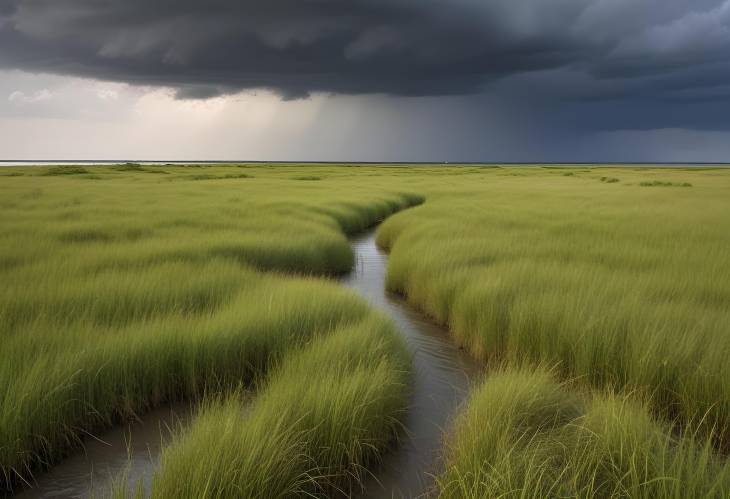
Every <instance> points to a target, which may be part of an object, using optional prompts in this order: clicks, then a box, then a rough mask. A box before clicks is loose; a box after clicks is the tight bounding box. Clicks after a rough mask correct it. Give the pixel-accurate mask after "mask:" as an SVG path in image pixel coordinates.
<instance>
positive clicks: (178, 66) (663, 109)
mask: <svg viewBox="0 0 730 499" xmlns="http://www.w3.org/2000/svg"><path fill="white" fill-rule="evenodd" d="M0 69H20V70H23V71H28V72H40V73H51V74H58V75H71V76H81V77H90V78H95V79H102V80H110V81H119V82H126V83H131V84H136V85H150V86H164V87H171V88H173V89H174V90H175V95H176V96H177V97H178V98H181V99H206V98H210V97H214V96H217V95H221V94H233V93H236V92H239V91H242V90H249V89H258V88H266V89H270V90H273V91H275V92H276V93H278V94H279V95H280V96H282V97H283V98H284V99H298V98H303V97H306V96H308V95H309V94H311V93H319V92H322V93H332V94H344V95H359V94H386V95H391V96H409V97H423V96H457V97H458V96H469V97H468V98H469V99H472V101H471V102H472V104H471V105H472V106H474V107H475V109H479V105H480V104H479V103H480V99H481V97H479V96H478V95H488V96H489V98H490V100H491V101H499V102H504V103H509V105H505V106H502V107H501V109H500V112H501V113H502V114H501V115H500V116H496V117H493V118H494V119H495V120H497V121H500V120H501V121H505V120H507V119H509V117H510V116H509V115H510V114H513V115H514V114H518V115H519V116H520V119H521V120H522V121H521V124H520V125H519V126H517V127H515V129H514V130H520V129H522V128H524V126H526V125H525V124H527V123H529V124H530V126H531V127H533V128H534V129H535V130H538V132H536V133H535V134H534V136H533V139H532V140H536V139H535V138H534V137H541V136H546V133H547V131H554V132H555V133H558V132H560V133H562V134H563V136H564V137H569V136H570V134H579V133H581V132H596V133H605V132H607V131H612V130H652V129H657V128H674V129H683V128H684V129H694V130H727V129H729V128H730V120H728V119H727V116H730V83H728V82H730V0H692V1H691V2H689V1H687V0H551V1H545V0H521V1H514V0H418V1H414V0H348V1H343V0H269V1H265V2H264V1H259V0H124V1H118V0H0ZM20 90H21V91H22V90H23V89H20ZM33 95H35V94H33V93H30V91H26V92H25V93H24V94H23V96H25V97H26V100H27V99H30V98H32V96H33ZM474 95H477V97H474ZM28 96H31V97H28ZM15 100H16V102H15V103H14V104H17V103H19V102H21V101H22V99H21V98H20V94H17V95H16V99H15ZM428 102H432V101H431V100H429V101H428ZM516 103H519V107H520V109H519V111H517V107H518V105H517V104H516ZM10 104H13V103H10V102H8V103H6V104H4V105H5V106H9V105H10ZM429 105H431V104H429ZM26 107H29V106H26ZM14 112H20V111H18V110H16V111H14ZM23 112H30V111H28V110H26V109H23ZM431 114H432V115H433V119H438V116H437V114H438V113H435V112H434V113H431ZM460 133H464V132H463V131H462V132H460ZM515 133H519V132H518V131H516V132H515ZM473 140H475V141H478V140H479V139H478V138H473ZM566 143H567V141H566ZM546 147H547V146H546Z"/></svg>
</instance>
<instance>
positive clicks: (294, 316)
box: [0, 167, 421, 488]
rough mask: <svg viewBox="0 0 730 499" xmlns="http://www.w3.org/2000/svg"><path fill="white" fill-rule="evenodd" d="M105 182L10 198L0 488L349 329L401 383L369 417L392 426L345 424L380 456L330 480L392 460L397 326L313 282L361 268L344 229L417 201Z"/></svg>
mask: <svg viewBox="0 0 730 499" xmlns="http://www.w3.org/2000/svg"><path fill="white" fill-rule="evenodd" d="M94 171H95V172H98V173H97V174H98V176H99V177H101V178H103V179H104V180H106V181H104V182H94V183H91V184H88V183H86V182H85V181H84V180H83V179H81V178H80V177H79V176H74V175H71V176H67V175H61V176H48V177H45V176H44V177H35V178H33V179H30V178H25V177H17V178H13V179H12V180H13V181H14V182H13V184H2V185H0V190H2V191H3V192H2V194H3V195H2V200H3V201H2V202H3V204H4V206H3V209H4V211H3V214H4V217H3V219H2V226H1V227H0V241H2V246H1V247H2V249H0V272H1V278H2V281H3V287H2V288H1V289H0V338H1V341H2V345H3V346H2V350H3V356H2V361H1V362H0V380H2V388H1V389H0V470H1V473H0V481H1V482H2V483H1V484H0V485H1V486H2V487H4V488H8V487H10V486H13V485H17V484H20V483H22V482H23V481H24V480H28V479H29V478H30V476H31V474H32V473H34V472H35V470H37V469H39V468H42V467H45V466H48V465H51V464H53V463H54V462H56V461H58V460H59V459H61V458H62V457H64V456H65V455H66V454H67V453H68V452H69V451H70V450H72V449H73V448H75V447H78V445H79V444H80V443H81V440H82V438H83V435H84V434H85V433H87V432H90V431H92V432H95V431H98V430H99V429H101V428H103V427H108V426H110V425H113V424H115V423H116V422H118V421H119V420H121V419H125V418H129V417H134V415H135V414H138V413H141V412H144V411H145V410H147V409H149V408H152V407H155V406H158V405H160V404H165V403H168V402H170V401H174V400H179V399H190V400H197V399H204V398H206V394H211V393H216V394H225V393H229V392H231V391H235V390H237V389H238V388H239V387H240V386H245V387H252V386H256V385H258V384H260V383H264V380H266V379H267V377H268V375H269V371H270V370H271V369H272V367H274V366H277V365H278V364H279V362H280V361H281V358H282V357H283V356H284V355H285V354H286V353H288V352H290V351H296V350H299V349H302V348H304V347H305V345H308V344H309V342H310V341H311V340H312V339H313V338H315V337H317V338H319V337H325V336H328V335H329V334H330V333H332V332H333V331H342V330H345V331H350V332H351V333H352V334H363V335H365V334H366V333H367V334H375V332H374V331H377V332H378V333H377V334H378V338H379V341H381V342H390V346H389V347H388V348H385V347H382V348H381V350H380V351H379V353H380V357H379V358H380V360H379V361H378V362H377V363H376V362H372V363H369V362H370V360H372V357H363V358H362V359H355V360H353V366H352V368H353V369H354V370H356V371H357V369H358V368H360V364H361V363H362V366H361V367H362V371H357V372H358V373H359V374H358V376H362V373H363V372H366V373H367V374H368V376H370V375H372V376H373V379H381V378H382V379H384V378H383V377H390V379H392V380H393V383H391V384H390V385H387V384H381V386H380V387H379V388H378V389H377V390H374V391H373V392H372V393H371V394H370V397H371V399H370V403H371V404H372V405H373V407H375V406H378V408H379V410H378V413H377V415H376V414H374V413H372V411H370V412H368V413H367V416H368V419H369V420H372V422H373V424H375V422H376V421H377V420H378V418H382V419H383V421H387V422H388V423H387V424H385V423H383V424H380V425H379V426H377V427H372V428H371V429H370V430H371V431H369V432H368V433H367V434H363V435H362V437H363V440H362V441H360V440H358V438H359V437H358V435H360V434H359V433H357V431H359V429H362V428H361V426H360V425H359V422H358V421H356V420H350V419H347V420H346V421H335V422H333V424H340V425H341V428H342V429H343V431H344V430H346V429H347V428H348V425H352V424H356V423H357V424H358V427H357V428H355V427H351V428H350V430H351V433H350V434H349V436H350V437H351V438H350V440H348V441H347V442H344V441H343V443H342V445H347V446H350V447H352V446H355V445H359V444H361V445H363V446H367V448H368V449H370V451H368V452H365V451H363V457H362V459H360V458H359V457H358V456H355V455H353V460H354V461H353V462H352V463H349V462H348V463H346V464H342V463H328V462H324V461H322V462H319V465H320V466H323V467H327V466H330V465H331V466H332V467H333V468H332V469H335V468H336V469H338V470H339V469H340V468H342V470H345V469H346V470H347V474H348V476H349V475H351V474H352V473H354V471H352V470H350V468H351V467H353V466H355V467H356V468H357V466H359V465H362V464H365V463H366V462H367V461H368V460H370V459H371V458H372V455H374V454H377V453H378V452H380V451H382V450H383V449H384V444H383V443H379V444H378V445H375V444H373V443H372V442H374V441H376V440H377V441H379V442H386V441H387V442H390V441H391V440H392V438H393V435H394V431H393V427H394V426H395V423H394V422H395V421H396V420H397V418H398V417H399V415H400V413H401V412H402V411H403V410H404V406H405V404H406V402H407V397H406V396H405V395H404V393H405V392H404V390H405V389H404V386H403V384H404V381H403V376H404V373H403V371H404V360H403V358H402V351H401V349H400V347H398V346H397V345H396V344H395V343H394V342H395V340H394V339H393V338H392V336H393V334H392V331H390V330H389V329H388V328H387V327H385V326H383V325H380V326H378V327H377V328H374V331H373V332H368V331H365V330H363V328H364V327H365V326H361V327H360V328H359V329H358V328H356V327H355V326H357V325H358V324H372V322H364V321H369V320H370V319H369V318H370V317H371V313H370V312H369V311H368V309H367V307H366V306H364V305H363V303H362V302H361V301H360V300H359V299H357V298H356V297H354V296H352V295H351V294H350V293H349V292H346V291H344V290H341V289H340V288H339V287H338V286H337V285H336V284H334V283H331V282H326V281H323V280H321V279H316V278H313V277H309V278H307V277H304V276H307V275H323V274H337V273H341V272H344V271H347V270H349V268H350V266H351V265H352V253H351V249H350V247H349V243H348V241H347V240H346V237H345V232H352V231H357V230H361V229H363V228H365V227H367V226H369V225H372V224H373V223H376V222H377V221H379V220H380V219H382V218H384V217H385V216H387V215H388V214H390V213H392V212H393V211H396V210H399V209H402V208H404V207H407V206H409V205H411V204H414V203H418V202H420V201H421V198H420V197H418V196H414V195H407V194H401V193H398V192H390V193H387V192H386V193H383V192H380V193H378V192H374V191H373V190H370V191H367V190H365V189H360V190H359V191H352V192H350V193H347V194H346V195H343V194H337V193H326V192H324V191H322V190H317V189H315V191H314V192H313V191H312V190H311V189H310V188H308V187H304V186H302V187H290V188H286V186H284V185H283V184H284V182H285V181H278V180H271V179H269V180H268V181H267V180H266V179H264V180H263V182H261V183H257V185H256V186H251V187H247V188H243V190H242V185H244V184H241V183H238V182H236V180H231V179H226V178H225V177H226V176H228V175H229V174H227V173H223V174H222V175H220V176H221V177H222V178H223V180H221V182H220V183H218V182H210V183H207V182H206V183H200V184H196V185H195V186H191V187H187V186H185V184H184V183H178V182H168V181H167V180H165V179H161V178H160V177H158V176H149V175H147V174H146V173H145V172H139V171H137V170H136V169H133V170H125V171H121V172H120V171H119V170H118V169H116V168H101V167H100V168H98V169H95V170H94ZM185 171H186V170H185V169H180V168H179V169H177V170H173V175H174V176H182V175H185V173H184V172H185ZM173 175H171V176H173ZM239 176H241V175H239V174H237V175H235V177H236V178H238V177H239ZM158 179H159V180H158ZM80 182H83V184H81V183H80ZM206 186H209V187H206ZM260 189H264V191H263V192H262V191H260ZM262 271H272V272H271V273H264V272H262ZM292 273H296V274H300V275H302V276H303V277H300V278H294V277H292V275H291V274H292ZM285 274H286V275H285ZM323 348H324V346H323ZM336 361H337V359H331V361H330V362H331V363H332V364H333V365H336ZM388 362H389V363H388ZM384 363H385V364H384ZM343 369H344V368H343ZM389 369H390V370H389ZM353 376H354V374H353ZM379 376H380V377H381V378H378V377H379ZM343 382H344V381H343ZM281 386H282V387H281V388H279V389H283V388H284V386H283V385H281ZM345 388H347V387H346V386H344V385H343V390H344V389H345ZM272 390H273V391H272ZM266 393H270V395H268V396H270V397H275V396H276V393H277V391H276V390H275V389H272V388H268V389H267V390H266ZM359 394H360V395H363V393H359ZM332 396H333V399H332V400H331V402H333V403H334V402H336V401H338V400H339V398H338V397H340V396H342V397H346V396H347V394H346V393H345V392H344V391H343V392H342V393H340V391H337V392H335V393H333V395H332ZM378 404H379V405H378ZM366 412H367V411H366ZM277 415H278V414H277ZM269 416H272V415H271V414H269ZM340 416H341V417H342V416H343V415H340ZM201 417H202V416H201ZM195 428H197V426H196V427H194V428H193V430H191V431H195ZM302 429H303V430H304V429H310V428H307V427H305V426H303V427H302ZM310 430H312V431H314V429H313V428H312V429H310ZM333 438H334V436H333ZM262 445H263V444H262ZM348 455H349V454H348ZM366 457H367V459H366ZM356 458H357V459H360V460H359V461H358V460H357V459H356ZM343 473H345V471H343ZM331 479H332V481H333V483H340V482H342V480H337V479H335V477H331Z"/></svg>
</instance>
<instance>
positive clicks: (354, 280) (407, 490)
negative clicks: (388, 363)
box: [16, 230, 480, 499]
mask: <svg viewBox="0 0 730 499" xmlns="http://www.w3.org/2000/svg"><path fill="white" fill-rule="evenodd" d="M351 243H352V248H353V251H354V253H355V261H356V264H355V268H354V269H353V271H352V272H351V273H350V274H348V275H346V276H344V277H343V278H342V279H341V280H340V282H341V283H342V284H343V285H344V286H346V287H348V288H351V289H353V290H354V291H356V292H357V293H359V294H360V295H362V296H363V297H364V298H365V299H366V300H368V301H369V302H370V304H371V305H372V306H373V307H375V308H376V309H379V310H380V311H381V312H383V313H385V314H387V315H388V316H389V317H390V318H391V319H392V320H393V321H394V322H395V324H396V325H397V327H398V330H399V331H400V332H401V334H403V336H404V337H405V340H406V343H407V345H408V348H409V350H410V351H411V353H412V355H413V369H414V386H413V395H412V397H413V398H412V400H411V404H410V410H409V412H408V415H407V416H406V420H405V422H404V424H405V432H404V435H403V437H402V441H401V443H400V445H399V447H398V448H397V449H396V450H395V451H394V452H392V453H391V454H389V455H388V456H386V457H385V459H384V462H383V463H382V465H381V466H380V468H379V469H378V470H376V471H375V475H374V476H373V477H372V478H371V479H370V480H369V481H368V482H367V483H366V484H365V490H366V494H365V497H368V498H373V499H380V498H401V497H403V498H410V497H418V496H420V495H423V494H425V493H426V492H428V490H429V488H430V487H431V486H432V484H433V475H434V474H435V473H438V471H439V466H440V463H439V455H440V450H441V449H442V447H443V434H444V429H445V428H446V427H447V426H448V424H449V421H450V419H451V418H452V417H453V415H454V413H455V411H456V409H457V408H458V406H459V404H460V403H461V402H462V401H463V400H464V399H465V397H466V396H467V394H468V391H469V386H470V382H471V381H473V380H474V379H476V378H477V377H478V376H479V373H480V369H479V367H478V365H477V364H476V363H475V362H474V361H473V360H472V359H471V358H470V357H468V356H467V355H466V353H464V352H462V351H461V350H459V349H458V348H457V347H456V346H455V345H454V344H453V343H452V341H451V340H450V338H449V335H448V332H447V331H446V330H445V329H443V328H441V327H439V326H437V325H435V324H433V323H432V322H430V321H429V320H428V319H427V318H426V317H425V316H423V315H422V314H421V313H419V312H418V311H416V310H414V309H413V308H412V307H410V306H409V305H408V304H407V303H406V302H405V301H404V300H403V299H402V298H400V297H398V296H395V295H392V294H390V293H388V292H387V291H386V290H385V273H386V266H387V259H388V257H387V255H386V254H385V253H384V252H383V251H381V250H380V249H378V247H377V246H376V244H375V231H374V230H373V231H370V232H367V233H365V234H363V235H360V236H356V237H353V238H352V239H351ZM189 414H190V411H189V410H188V409H187V408H186V407H185V406H183V405H179V406H175V407H174V408H170V407H168V408H165V409H159V410H157V411H153V412H151V413H149V414H146V415H145V416H144V417H143V419H142V421H140V422H138V423H135V424H132V425H127V426H124V427H118V428H115V429H112V430H110V431H108V432H106V433H105V434H103V435H102V436H101V437H99V438H88V439H87V441H86V443H85V449H84V452H83V453H82V454H77V455H75V456H72V457H70V458H68V459H66V460H65V461H63V462H61V463H60V464H59V465H58V466H55V467H54V468H52V469H51V470H50V471H48V472H46V473H42V474H39V475H38V477H37V479H36V483H35V484H34V486H33V488H29V489H26V490H24V491H22V492H21V493H19V494H18V495H17V496H16V497H18V498H23V499H36V498H43V499H46V498H67V497H68V498H79V497H90V496H94V495H95V496H97V497H98V496H103V495H104V494H105V493H108V491H109V489H110V487H111V484H112V482H113V480H114V479H115V477H118V476H119V475H120V474H121V473H125V472H126V474H127V479H128V480H129V481H130V483H133V484H138V483H141V484H142V485H143V487H145V488H146V486H148V484H149V479H150V477H151V474H152V471H153V470H154V468H155V466H156V464H157V460H158V458H159V453H160V449H161V447H162V446H163V445H164V444H165V441H166V440H167V437H166V435H167V436H169V434H170V431H169V428H171V427H172V426H174V425H178V424H185V423H186V421H187V420H189Z"/></svg>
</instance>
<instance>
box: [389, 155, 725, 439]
mask: <svg viewBox="0 0 730 499" xmlns="http://www.w3.org/2000/svg"><path fill="white" fill-rule="evenodd" d="M614 171H615V173H619V174H620V176H621V178H622V179H623V180H624V181H625V182H629V183H638V182H640V181H647V182H648V181H652V180H651V177H652V176H654V175H659V174H660V175H662V177H665V178H668V179H669V180H671V181H672V182H673V183H675V184H678V183H684V182H686V181H688V180H691V181H692V183H693V185H694V186H695V187H694V188H693V189H636V188H635V187H632V186H631V185H619V184H612V185H611V186H608V185H605V182H604V183H596V182H594V183H590V182H588V177H585V178H581V177H579V176H576V177H573V178H565V177H562V176H560V177H558V176H550V177H548V176H547V175H546V174H545V173H544V172H539V171H538V170H529V169H523V170H521V171H520V172H521V173H522V174H523V175H526V177H524V178H517V177H515V178H512V177H509V178H508V177H502V178H496V176H491V177H490V176H487V175H484V176H483V180H481V182H480V183H479V184H477V185H475V181H474V180H472V181H471V182H470V184H469V185H464V184H460V183H458V182H457V181H456V180H454V181H452V182H451V184H450V185H449V186H444V187H443V188H442V189H439V190H436V189H434V190H433V191H432V192H431V193H429V194H428V195H427V201H426V203H425V204H423V205H422V206H419V207H417V208H414V209H411V210H407V211H406V212H404V213H402V214H398V215H395V216H393V217H391V218H390V219H389V220H387V221H386V222H385V223H384V224H383V225H382V226H381V227H380V229H379V232H378V241H379V244H381V245H383V246H385V247H387V248H390V250H391V256H390V261H389V267H388V276H387V284H388V286H389V288H390V289H391V290H393V291H396V292H400V293H403V294H405V295H406V296H407V297H408V300H409V301H410V302H411V303H412V304H414V305H416V306H418V307H419V308H421V309H422V310H424V311H426V312H427V313H428V314H429V315H430V316H432V317H433V318H434V319H435V320H436V321H438V322H440V323H443V324H445V325H447V326H448V327H449V329H450V330H451V331H452V333H453V335H454V338H455V340H456V341H457V342H458V343H459V344H460V345H462V346H464V347H466V348H467V349H468V350H469V351H470V352H471V353H472V354H473V355H475V356H476V357H477V358H479V359H482V360H484V361H485V362H489V361H491V360H497V361H500V362H501V361H510V362H516V363H522V362H525V361H529V362H532V363H538V364H539V363H547V364H549V365H557V366H558V369H559V370H560V372H561V374H562V376H564V377H567V378H572V377H579V378H580V379H581V380H582V382H583V383H585V384H587V385H590V386H594V387H599V388H600V387H606V386H615V387H619V388H622V389H626V390H628V391H634V392H637V393H641V394H643V395H644V396H646V397H647V398H649V399H650V400H651V407H652V411H653V413H654V414H655V415H657V416H658V417H660V418H661V419H664V420H666V421H675V420H677V421H679V422H680V423H683V422H684V423H686V422H690V421H700V420H702V421H704V425H703V428H704V430H703V431H704V432H705V434H706V435H712V438H714V439H715V440H716V442H717V445H718V446H719V447H721V448H723V449H728V439H727V437H728V430H730V363H728V362H727V358H728V355H729V354H730V252H729V251H728V250H727V249H728V248H729V247H730V217H728V216H727V214H728V213H730V172H727V171H722V170H720V171H698V172H694V171H683V170H676V171H658V170H640V171H631V170H628V169H615V170H614ZM670 176H671V178H669V177H670ZM647 178H649V180H646V179H647ZM413 185H417V184H413Z"/></svg>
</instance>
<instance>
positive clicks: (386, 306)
mask: <svg viewBox="0 0 730 499" xmlns="http://www.w3.org/2000/svg"><path fill="white" fill-rule="evenodd" d="M351 241H352V248H353V250H354V252H355V258H356V263H355V268H354V269H353V271H352V272H351V273H350V274H349V275H347V276H346V277H344V278H343V279H342V283H343V284H344V285H345V286H348V287H350V288H352V289H354V290H355V291H357V292H358V293H359V294H361V295H362V296H363V297H364V298H366V299H367V300H368V301H369V302H370V304H371V305H372V306H373V307H374V308H377V309H379V310H381V311H382V312H385V313H386V314H387V315H388V316H390V318H391V319H392V320H393V321H394V322H395V323H396V325H397V326H398V329H399V331H400V333H401V334H402V335H403V336H404V337H405V340H406V343H407V344H408V348H409V350H410V351H411V353H412V355H413V369H414V375H415V376H414V386H413V398H412V400H411V405H410V410H409V412H408V415H407V416H406V420H405V432H406V434H405V435H404V436H403V441H402V442H401V444H400V446H399V447H398V448H396V449H395V450H394V451H393V452H392V454H390V455H389V456H387V457H386V458H385V461H384V463H383V466H382V468H381V470H379V471H376V472H375V477H374V478H373V479H372V480H370V481H369V482H368V483H366V484H365V487H366V494H365V497H368V498H401V497H404V498H410V497H418V496H420V495H422V494H424V493H426V492H428V490H429V488H430V487H431V486H432V485H433V475H434V474H436V473H438V472H439V469H440V466H439V464H440V463H439V455H440V452H441V450H442V448H443V436H444V430H445V429H446V428H447V427H448V425H449V423H450V421H451V419H452V417H453V416H454V413H455V412H456V409H457V408H458V407H459V404H460V403H461V402H463V401H464V399H465V398H466V396H467V395H468V391H469V387H470V383H471V382H473V381H474V380H476V379H477V378H478V377H479V376H480V374H481V369H480V368H479V366H478V365H477V363H476V362H475V361H474V360H473V359H472V358H470V357H469V356H468V355H467V354H466V353H465V352H463V351H462V350H459V349H458V348H457V347H456V346H455V345H454V343H453V342H452V341H451V339H450V337H449V334H448V331H446V330H445V329H444V328H442V327H439V326H437V325H435V324H433V323H432V322H430V321H429V320H428V319H427V318H426V317H424V316H423V315H422V314H421V313H419V312H418V311H416V310H414V309H413V308H412V307H411V306H409V305H408V304H407V303H406V302H405V301H404V300H403V299H402V298H401V297H398V296H395V295H393V294H391V293H388V292H387V291H386V290H385V272H386V266H387V260H388V256H387V254H385V253H384V252H383V251H381V250H380V249H378V247H377V246H376V244H375V232H374V231H373V232H370V233H368V234H365V235H362V236H360V237H356V238H353V239H352V240H351Z"/></svg>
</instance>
